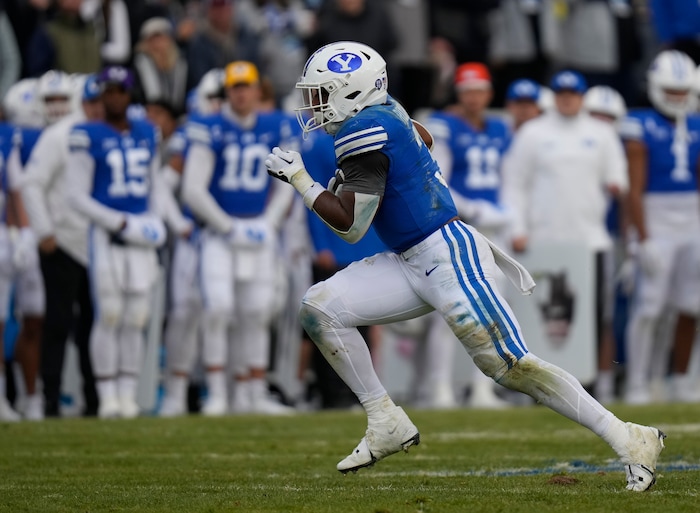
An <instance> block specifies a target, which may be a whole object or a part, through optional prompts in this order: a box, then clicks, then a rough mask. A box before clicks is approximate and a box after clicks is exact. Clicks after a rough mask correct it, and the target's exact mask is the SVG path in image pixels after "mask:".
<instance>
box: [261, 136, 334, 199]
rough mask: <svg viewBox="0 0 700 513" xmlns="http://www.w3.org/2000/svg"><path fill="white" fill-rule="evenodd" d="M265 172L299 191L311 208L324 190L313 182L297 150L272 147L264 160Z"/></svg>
mask: <svg viewBox="0 0 700 513" xmlns="http://www.w3.org/2000/svg"><path fill="white" fill-rule="evenodd" d="M265 166H266V167H267V173H268V174H269V175H270V176H274V177H275V178H278V179H279V180H282V181H283V182H288V183H290V184H292V185H293V186H294V188H295V189H296V190H297V191H299V194H301V195H302V197H303V198H304V205H306V206H307V207H308V208H309V209H311V208H313V205H314V202H315V201H316V198H318V197H319V196H320V195H321V194H323V192H324V191H325V190H326V189H325V188H324V187H323V185H321V184H320V183H318V182H314V179H313V178H311V175H309V173H308V172H307V171H306V169H305V168H304V161H303V160H302V158H301V155H300V154H299V152H297V151H284V150H282V149H280V148H278V147H274V148H273V149H272V153H270V154H269V155H268V156H267V159H266V160H265Z"/></svg>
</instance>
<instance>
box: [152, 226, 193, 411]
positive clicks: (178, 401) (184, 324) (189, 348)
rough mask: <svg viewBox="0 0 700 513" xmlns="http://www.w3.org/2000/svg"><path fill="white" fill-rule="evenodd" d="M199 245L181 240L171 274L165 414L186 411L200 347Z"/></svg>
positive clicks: (178, 243)
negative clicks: (195, 359)
mask: <svg viewBox="0 0 700 513" xmlns="http://www.w3.org/2000/svg"><path fill="white" fill-rule="evenodd" d="M198 266H199V250H198V248H197V247H196V246H195V245H193V244H192V243H190V242H189V241H187V240H185V239H181V238H180V239H178V240H177V241H176V243H175V251H174V255H173V260H172V267H171V276H170V309H169V312H168V319H167V323H166V327H165V334H164V341H165V349H166V356H165V360H166V371H167V376H166V378H165V398H164V399H163V405H162V406H161V409H160V412H159V414H160V415H161V416H164V417H172V416H176V415H182V414H184V413H185V412H186V411H187V405H186V402H187V385H188V382H189V377H190V372H191V370H192V365H193V364H194V358H195V354H196V350H197V332H198V328H199V320H200V315H201V310H202V305H201V293H200V289H199V277H198V275H197V269H198Z"/></svg>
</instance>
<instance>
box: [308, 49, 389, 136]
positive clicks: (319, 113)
mask: <svg viewBox="0 0 700 513" xmlns="http://www.w3.org/2000/svg"><path fill="white" fill-rule="evenodd" d="M296 87H297V89H301V93H302V106H301V107H299V108H298V109H296V112H297V119H298V120H299V124H300V125H301V127H302V129H303V130H304V133H308V132H311V131H312V130H316V129H317V128H320V127H325V130H326V132H328V133H329V134H334V133H336V132H337V131H338V128H339V127H340V124H341V123H342V122H343V121H345V120H346V119H348V118H351V117H353V116H354V115H355V114H357V113H358V112H360V111H361V110H362V109H364V108H365V107H368V106H370V105H379V104H382V103H385V102H386V99H387V95H388V92H387V91H388V89H387V88H388V84H387V76H386V62H385V61H384V59H383V58H382V56H381V55H379V53H377V52H376V51H375V50H373V49H372V48H370V47H369V46H367V45H364V44H361V43H356V42H353V41H340V42H337V43H331V44H328V45H326V46H324V47H322V48H320V49H318V50H316V52H315V53H314V54H313V55H311V57H309V60H307V61H306V65H305V66H304V71H303V72H302V75H301V79H300V80H299V82H297V84H296ZM307 111H308V112H307Z"/></svg>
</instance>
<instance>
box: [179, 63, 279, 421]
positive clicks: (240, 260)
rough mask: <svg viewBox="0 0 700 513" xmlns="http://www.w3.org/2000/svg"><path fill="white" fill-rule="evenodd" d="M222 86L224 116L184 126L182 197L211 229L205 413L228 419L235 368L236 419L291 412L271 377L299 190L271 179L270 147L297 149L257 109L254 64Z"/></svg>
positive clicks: (204, 260)
mask: <svg viewBox="0 0 700 513" xmlns="http://www.w3.org/2000/svg"><path fill="white" fill-rule="evenodd" d="M224 87H225V94H226V101H225V104H224V106H223V107H222V109H221V112H220V113H219V114H217V115H214V116H211V117H205V118H201V119H198V120H195V121H192V122H190V123H189V124H188V126H187V138H188V145H189V147H188V150H187V156H186V158H185V170H184V176H183V189H182V194H183V200H184V202H185V203H186V204H187V205H188V206H189V207H190V208H191V209H192V211H193V213H194V214H195V216H196V217H197V218H198V219H199V220H200V221H201V222H202V223H203V224H204V225H205V227H206V228H205V230H204V233H203V234H202V240H201V253H200V258H201V264H200V269H201V280H202V290H203V295H204V314H203V336H204V346H203V360H204V366H205V371H206V380H207V388H208V397H207V400H206V402H205V404H204V406H203V408H202V413H203V414H204V415H209V416H217V415H224V414H226V413H227V412H228V406H229V405H228V402H229V401H228V400H229V397H228V392H227V389H228V383H227V379H226V376H227V366H228V365H229V361H230V365H231V366H232V369H233V374H234V378H235V383H234V389H233V397H232V399H231V405H230V406H231V410H232V411H233V412H234V413H246V412H256V413H264V414H278V413H288V412H290V411H291V409H290V408H287V407H285V406H283V405H281V404H279V403H277V402H275V401H273V400H272V399H271V398H270V397H269V395H268V384H267V379H266V371H267V367H268V363H269V350H270V323H271V321H272V319H271V315H272V311H273V308H274V305H275V275H276V274H277V273H276V271H275V268H274V265H275V262H276V260H275V251H276V250H277V244H278V240H277V239H278V231H279V229H280V227H281V225H282V222H283V220H284V218H285V216H286V214H287V211H288V210H289V208H290V206H291V203H292V200H293V191H291V190H290V189H289V188H287V187H284V186H282V184H280V183H279V182H277V181H275V180H270V179H269V176H268V175H267V173H266V171H265V165H264V160H265V157H266V156H267V154H268V153H269V152H270V149H271V148H272V147H273V146H278V145H289V144H292V142H291V140H289V137H290V134H291V133H292V131H291V127H290V122H289V119H288V117H287V116H284V115H282V114H280V113H261V112H258V111H257V110H256V109H257V106H258V101H259V95H260V81H259V75H258V70H257V68H256V67H255V66H254V65H253V64H252V63H250V62H247V61H236V62H232V63H230V64H229V65H228V66H227V67H226V68H225V70H224ZM229 330H230V331H231V337H230V348H229V342H228V341H229V337H228V336H227V334H228V332H229ZM229 350H230V356H229V354H228V353H229Z"/></svg>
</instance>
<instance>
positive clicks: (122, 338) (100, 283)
mask: <svg viewBox="0 0 700 513" xmlns="http://www.w3.org/2000/svg"><path fill="white" fill-rule="evenodd" d="M98 83H99V84H100V87H101V88H102V95H101V98H102V102H103V105H104V111H105V120H104V122H93V123H84V124H78V125H76V126H75V127H74V128H73V129H72V131H71V133H70V136H69V144H70V156H69V159H68V166H67V169H68V174H67V185H68V191H69V192H68V195H69V201H70V202H71V204H72V205H73V207H74V208H75V209H77V210H78V212H80V213H81V214H82V215H84V216H85V217H87V218H88V220H89V222H90V232H89V239H88V240H89V245H90V248H89V256H90V260H89V269H90V282H91V287H92V290H93V302H94V304H95V320H94V324H93V328H92V333H91V335H90V349H91V354H92V361H93V368H94V372H95V377H96V379H97V393H98V396H99V401H100V406H99V412H98V415H99V416H100V417H101V418H113V417H124V418H133V417H135V416H137V415H138V413H139V406H138V404H137V403H136V386H137V383H138V375H139V371H140V366H141V351H142V346H143V343H144V331H143V330H144V327H145V326H146V323H147V322H148V319H149V311H150V304H151V289H152V286H153V285H154V283H155V279H156V276H157V266H158V261H157V255H156V248H157V247H159V246H160V245H162V244H163V242H164V241H165V226H164V224H163V221H162V220H161V219H160V217H158V216H157V215H154V214H153V209H154V205H152V203H153V202H154V201H155V200H156V199H157V198H156V195H155V194H154V188H155V186H156V185H157V182H156V180H157V178H156V173H157V170H158V169H159V161H158V158H157V151H158V136H157V133H156V130H155V127H153V125H151V124H150V123H148V122H145V121H134V120H129V119H128V118H127V109H128V107H129V103H130V101H131V92H130V91H131V88H132V87H133V76H132V74H131V72H130V71H129V70H127V69H126V68H123V67H120V66H108V67H106V68H104V69H103V70H102V71H101V72H100V73H99V75H98Z"/></svg>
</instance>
